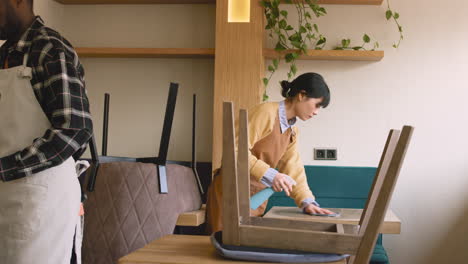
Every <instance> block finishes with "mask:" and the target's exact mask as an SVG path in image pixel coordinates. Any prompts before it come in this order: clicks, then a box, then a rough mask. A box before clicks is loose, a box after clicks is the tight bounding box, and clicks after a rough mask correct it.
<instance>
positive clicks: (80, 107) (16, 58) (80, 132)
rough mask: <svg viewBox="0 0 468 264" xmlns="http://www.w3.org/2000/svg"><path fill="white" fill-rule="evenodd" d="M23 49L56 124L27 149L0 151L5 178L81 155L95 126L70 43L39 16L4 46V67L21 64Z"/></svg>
mask: <svg viewBox="0 0 468 264" xmlns="http://www.w3.org/2000/svg"><path fill="white" fill-rule="evenodd" d="M25 54H28V55H29V56H28V62H27V66H28V67H31V68H32V73H33V74H32V79H31V85H32V87H33V90H34V94H35V95H36V98H37V100H38V102H39V104H40V106H41V108H42V110H43V111H44V113H45V115H46V116H47V118H48V119H49V121H50V123H51V125H52V127H51V128H50V129H48V130H47V131H44V135H42V137H40V138H37V139H35V140H34V142H31V145H30V146H28V147H26V148H25V149H22V150H21V149H19V150H18V152H16V153H13V154H11V155H8V156H6V157H0V179H1V180H3V181H11V180H15V179H19V178H22V177H25V176H29V175H32V174H34V173H38V172H40V171H43V170H45V169H48V168H51V167H54V166H57V165H59V164H61V163H62V162H63V161H65V160H66V159H68V158H70V157H72V156H73V158H74V159H75V160H77V159H78V158H79V157H80V156H81V155H82V154H83V152H84V151H85V149H86V145H87V143H88V141H89V140H90V138H91V135H92V131H93V130H92V129H93V125H92V120H91V114H90V112H89V101H88V98H87V95H86V90H85V83H84V70H83V66H82V65H81V63H80V62H79V60H78V56H77V54H76V52H75V50H74V49H73V47H72V46H71V45H70V43H69V42H68V41H67V40H65V39H64V38H63V37H62V36H60V34H59V33H57V32H56V31H54V30H52V29H50V28H47V27H45V26H44V22H43V20H42V19H41V18H40V17H36V19H35V20H34V22H33V23H32V25H31V26H30V27H29V29H28V30H27V31H26V32H25V33H24V34H23V35H22V37H21V38H20V39H19V41H18V42H16V43H11V42H9V41H7V42H6V43H4V45H3V46H2V47H0V68H1V69H4V68H6V67H5V66H6V64H7V65H8V68H11V67H15V66H19V65H22V63H23V57H24V56H25ZM0 129H1V125H0Z"/></svg>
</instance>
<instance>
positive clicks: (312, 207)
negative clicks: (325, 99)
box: [304, 204, 334, 214]
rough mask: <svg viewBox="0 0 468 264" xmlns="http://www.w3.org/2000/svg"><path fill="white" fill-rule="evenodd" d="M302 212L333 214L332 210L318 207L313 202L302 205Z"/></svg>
mask: <svg viewBox="0 0 468 264" xmlns="http://www.w3.org/2000/svg"><path fill="white" fill-rule="evenodd" d="M304 212H305V213H307V214H334V212H332V211H330V210H327V209H323V208H320V207H318V206H316V205H313V204H309V205H307V206H306V207H304Z"/></svg>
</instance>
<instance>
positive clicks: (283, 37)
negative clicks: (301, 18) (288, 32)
mask: <svg viewBox="0 0 468 264" xmlns="http://www.w3.org/2000/svg"><path fill="white" fill-rule="evenodd" d="M279 39H280V41H281V42H283V43H286V37H285V36H284V34H280V35H279Z"/></svg>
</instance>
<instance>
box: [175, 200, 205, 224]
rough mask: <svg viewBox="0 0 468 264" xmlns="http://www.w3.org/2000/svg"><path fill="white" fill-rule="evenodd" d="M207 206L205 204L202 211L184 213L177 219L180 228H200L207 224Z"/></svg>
mask: <svg viewBox="0 0 468 264" xmlns="http://www.w3.org/2000/svg"><path fill="white" fill-rule="evenodd" d="M205 213H206V205H205V204H203V205H202V208H200V210H196V211H192V212H187V213H182V214H180V215H179V218H177V223H176V225H178V226H199V225H201V224H203V223H205Z"/></svg>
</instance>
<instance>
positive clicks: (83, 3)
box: [55, 0, 216, 5]
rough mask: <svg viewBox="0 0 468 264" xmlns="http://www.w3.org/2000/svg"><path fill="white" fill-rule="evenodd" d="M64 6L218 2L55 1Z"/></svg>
mask: <svg viewBox="0 0 468 264" xmlns="http://www.w3.org/2000/svg"><path fill="white" fill-rule="evenodd" d="M55 1H56V2H59V3H61V4H64V5H155V4H214V3H216V0H55Z"/></svg>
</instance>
